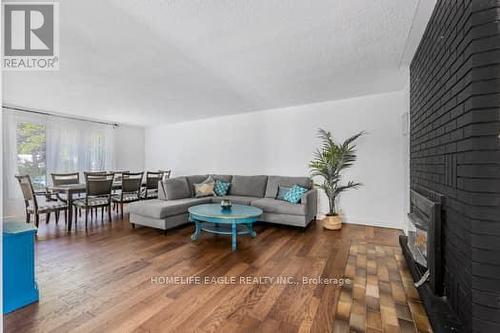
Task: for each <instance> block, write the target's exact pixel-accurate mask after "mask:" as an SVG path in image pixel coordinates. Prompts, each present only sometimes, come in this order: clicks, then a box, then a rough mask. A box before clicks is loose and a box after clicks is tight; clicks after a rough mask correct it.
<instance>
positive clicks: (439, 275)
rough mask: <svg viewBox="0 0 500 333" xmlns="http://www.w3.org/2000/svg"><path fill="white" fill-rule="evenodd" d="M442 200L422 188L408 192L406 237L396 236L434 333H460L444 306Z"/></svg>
mask: <svg viewBox="0 0 500 333" xmlns="http://www.w3.org/2000/svg"><path fill="white" fill-rule="evenodd" d="M445 219H446V214H445V197H444V196H443V195H442V194H440V193H437V192H434V191H431V190H429V189H426V188H423V187H415V188H414V189H412V190H411V191H410V213H409V214H408V220H409V225H408V233H407V236H400V239H399V242H400V244H401V248H402V249H403V254H404V256H405V259H406V262H407V264H408V267H409V269H410V271H411V273H412V276H413V279H414V281H415V286H416V287H417V290H418V293H419V295H420V298H421V299H422V302H423V303H424V306H425V308H426V311H427V315H428V317H429V319H430V321H431V324H432V327H433V330H434V331H435V332H461V331H463V326H462V323H461V322H460V320H459V319H458V316H457V315H456V314H455V313H454V311H453V310H452V308H451V306H450V304H448V302H447V299H446V296H443V295H444V294H445V292H444V291H445V288H446V286H445V285H444V255H443V249H444V235H443V234H442V233H443V228H442V227H443V225H444V220H445Z"/></svg>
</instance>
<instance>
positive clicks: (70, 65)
mask: <svg viewBox="0 0 500 333" xmlns="http://www.w3.org/2000/svg"><path fill="white" fill-rule="evenodd" d="M420 1H421V2H422V1H423V2H425V1H427V0H420ZM59 3H60V64H59V67H60V69H59V71H54V72H4V73H3V94H4V96H3V99H4V104H8V105H15V106H21V107H27V108H34V109H38V110H45V111H49V112H56V113H64V114H71V115H74V116H79V117H87V118H95V119H100V120H107V121H113V122H119V123H125V124H134V125H141V126H154V125H156V124H161V123H175V122H181V121H189V120H194V119H200V118H208V117H216V116H223V115H229V114H235V113H242V112H251V111H258V110H265V109H271V108H278V107H286V106H291V105H300V104H308V103H315V102H322V101H327V100H334V99H342V98H348V97H354V96H360V95H366V94H376V93H382V92H387V91H395V90H400V89H402V88H404V87H405V85H406V84H407V80H408V77H407V59H406V58H408V57H407V56H405V54H406V53H408V48H409V47H410V48H411V47H413V49H414V48H415V47H416V45H417V44H418V40H416V41H413V42H412V44H414V45H411V46H409V45H408V41H411V40H415V38H413V39H412V38H409V37H411V35H412V30H414V29H415V27H414V26H413V25H412V22H413V23H414V22H416V21H417V22H420V21H422V22H423V23H421V24H420V26H421V28H419V30H420V32H418V33H420V34H421V31H423V28H424V27H425V23H426V20H425V19H423V20H422V19H420V20H417V19H416V18H420V16H422V15H424V16H425V15H429V14H430V12H429V10H427V12H425V13H424V14H420V12H422V10H419V0H356V1H353V0H311V1H304V0H211V1H207V0H206V1H203V0H197V1H195V0H65V1H60V2H59ZM417 16H418V17H417Z"/></svg>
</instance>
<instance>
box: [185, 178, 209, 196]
mask: <svg viewBox="0 0 500 333" xmlns="http://www.w3.org/2000/svg"><path fill="white" fill-rule="evenodd" d="M207 178H208V175H194V176H186V179H187V182H188V184H189V191H190V193H191V194H190V195H189V196H190V197H194V184H200V183H202V182H203V181H204V180H206V179H207Z"/></svg>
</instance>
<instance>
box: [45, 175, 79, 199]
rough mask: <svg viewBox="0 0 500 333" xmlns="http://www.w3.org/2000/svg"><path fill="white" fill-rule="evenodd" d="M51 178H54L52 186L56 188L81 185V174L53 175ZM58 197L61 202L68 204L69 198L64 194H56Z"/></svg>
mask: <svg viewBox="0 0 500 333" xmlns="http://www.w3.org/2000/svg"><path fill="white" fill-rule="evenodd" d="M50 177H51V178H52V185H54V186H60V185H71V184H80V173H79V172H71V173H51V174H50ZM56 196H57V198H58V199H59V200H61V201H63V202H67V198H66V197H64V194H61V193H56Z"/></svg>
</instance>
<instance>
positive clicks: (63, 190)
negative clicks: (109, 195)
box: [48, 181, 146, 232]
mask: <svg viewBox="0 0 500 333" xmlns="http://www.w3.org/2000/svg"><path fill="white" fill-rule="evenodd" d="M144 185H146V183H145V182H143V186H144ZM112 188H113V190H121V188H122V182H121V181H114V182H113V185H112ZM48 189H49V191H51V192H53V193H60V194H65V195H66V201H67V204H68V232H70V231H71V227H72V224H73V209H72V207H73V200H74V196H75V195H77V194H82V193H85V192H86V191H87V186H86V184H85V183H78V184H64V185H52V186H49V187H48Z"/></svg>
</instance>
